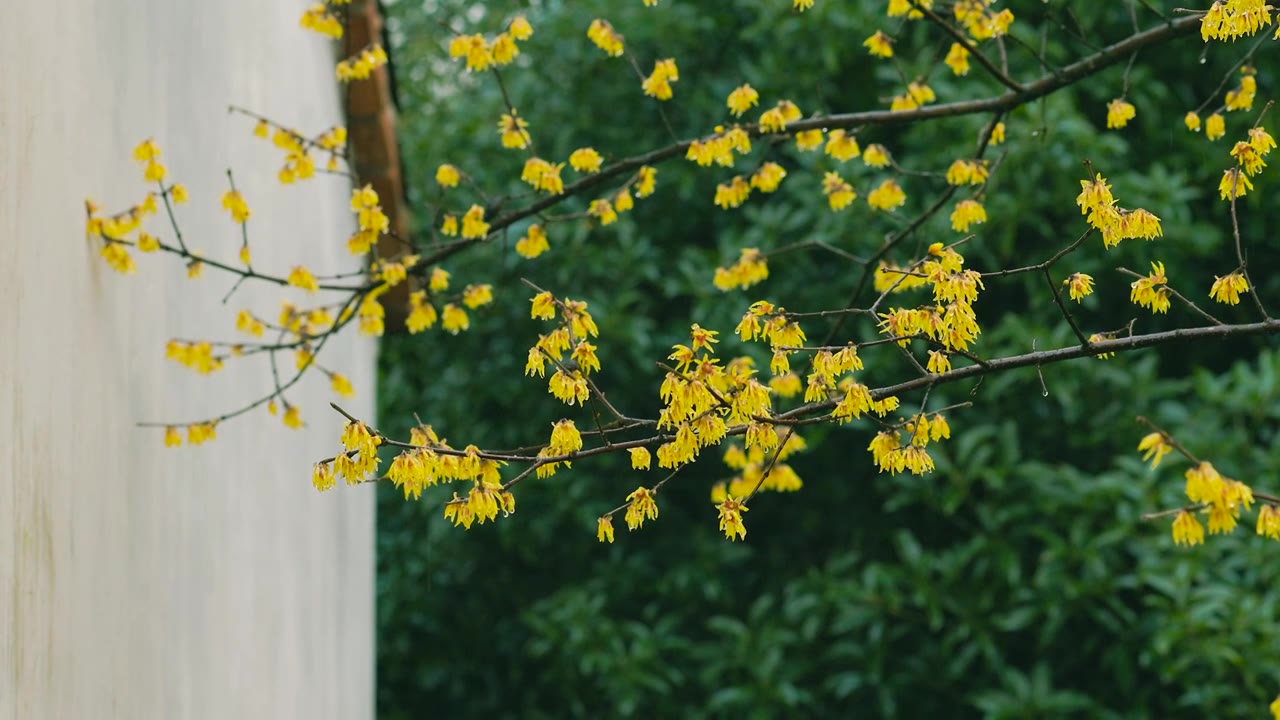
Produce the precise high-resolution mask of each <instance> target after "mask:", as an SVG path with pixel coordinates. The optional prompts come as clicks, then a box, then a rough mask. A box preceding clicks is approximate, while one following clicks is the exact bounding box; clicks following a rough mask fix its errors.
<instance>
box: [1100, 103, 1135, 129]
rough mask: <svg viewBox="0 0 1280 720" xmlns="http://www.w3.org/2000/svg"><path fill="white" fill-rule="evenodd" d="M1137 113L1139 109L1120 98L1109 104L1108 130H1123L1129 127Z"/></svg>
mask: <svg viewBox="0 0 1280 720" xmlns="http://www.w3.org/2000/svg"><path fill="white" fill-rule="evenodd" d="M1137 112H1138V111H1137V109H1136V108H1134V107H1133V105H1132V104H1130V103H1128V102H1126V101H1124V100H1121V99H1120V98H1116V99H1115V100H1112V101H1111V102H1109V103H1107V128H1108V129H1114V128H1122V127H1124V126H1125V125H1128V124H1129V121H1130V120H1132V119H1133V117H1134V115H1136V114H1137Z"/></svg>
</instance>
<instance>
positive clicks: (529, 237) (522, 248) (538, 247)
mask: <svg viewBox="0 0 1280 720" xmlns="http://www.w3.org/2000/svg"><path fill="white" fill-rule="evenodd" d="M550 249H551V245H550V244H549V243H548V242H547V233H546V232H545V231H544V230H543V229H542V226H541V225H536V224H535V225H530V226H529V229H528V230H527V231H525V234H524V235H522V236H521V237H520V239H519V240H517V241H516V252H517V253H519V254H520V256H521V257H525V258H529V259H531V260H532V259H533V258H536V257H538V256H539V255H541V254H542V253H544V252H546V251H548V250H550Z"/></svg>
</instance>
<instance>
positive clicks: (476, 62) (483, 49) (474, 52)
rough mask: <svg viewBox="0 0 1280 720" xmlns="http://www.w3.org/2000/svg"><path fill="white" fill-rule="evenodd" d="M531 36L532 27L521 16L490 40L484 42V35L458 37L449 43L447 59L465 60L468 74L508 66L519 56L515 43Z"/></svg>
mask: <svg viewBox="0 0 1280 720" xmlns="http://www.w3.org/2000/svg"><path fill="white" fill-rule="evenodd" d="M532 36H533V26H532V25H530V24H529V21H528V20H527V19H525V17H524V16H523V15H518V16H516V17H515V18H513V19H512V20H511V23H510V24H509V25H508V26H507V30H506V32H502V33H499V34H498V35H496V36H495V37H494V38H493V39H492V40H485V37H484V35H479V34H476V35H458V36H456V37H454V38H453V40H451V41H449V57H451V58H454V59H457V58H465V59H466V67H467V71H468V72H482V71H484V70H488V69H489V68H490V67H492V66H495V65H496V66H502V65H508V64H510V63H511V62H512V61H513V60H515V59H516V56H517V55H519V54H520V47H519V46H518V45H516V42H517V41H520V42H523V41H525V40H528V39H529V38H530V37H532Z"/></svg>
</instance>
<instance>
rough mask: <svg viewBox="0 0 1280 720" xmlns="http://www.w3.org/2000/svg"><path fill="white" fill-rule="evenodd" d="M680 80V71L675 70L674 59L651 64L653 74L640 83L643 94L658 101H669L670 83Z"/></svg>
mask: <svg viewBox="0 0 1280 720" xmlns="http://www.w3.org/2000/svg"><path fill="white" fill-rule="evenodd" d="M679 79H680V71H679V70H678V69H677V68H676V61H675V58H666V59H665V60H658V61H656V62H655V63H654V64H653V73H652V74H651V75H649V77H647V78H645V79H644V81H643V82H642V83H641V88H642V89H643V90H644V94H645V95H648V96H650V97H655V98H657V99H659V100H670V99H671V83H673V82H676V81H677V80H679Z"/></svg>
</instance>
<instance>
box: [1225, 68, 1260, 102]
mask: <svg viewBox="0 0 1280 720" xmlns="http://www.w3.org/2000/svg"><path fill="white" fill-rule="evenodd" d="M1240 72H1241V73H1242V74H1243V77H1241V78H1240V85H1239V87H1237V88H1235V89H1233V90H1228V91H1227V100H1226V103H1224V105H1225V107H1226V108H1227V112H1231V111H1233V110H1252V109H1253V99H1254V98H1255V97H1256V96H1257V94H1258V79H1257V78H1256V77H1254V74H1255V73H1257V70H1255V69H1254V68H1253V67H1252V66H1250V65H1246V66H1244V67H1242V68H1240Z"/></svg>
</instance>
